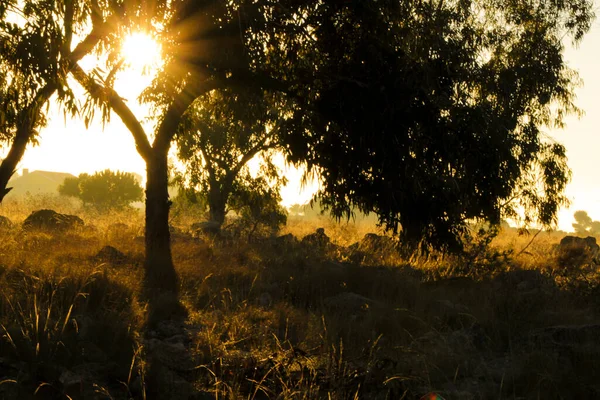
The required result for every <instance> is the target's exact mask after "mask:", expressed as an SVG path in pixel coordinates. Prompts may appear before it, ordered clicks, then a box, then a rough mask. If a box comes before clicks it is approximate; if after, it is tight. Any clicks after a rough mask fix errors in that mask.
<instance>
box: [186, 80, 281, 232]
mask: <svg viewBox="0 0 600 400" xmlns="http://www.w3.org/2000/svg"><path fill="white" fill-rule="evenodd" d="M267 97H269V100H271V101H270V102H267V99H266V98H267ZM274 97H275V96H272V95H271V96H269V95H268V94H264V95H262V96H259V95H255V94H254V93H241V94H238V93H232V92H231V91H214V92H211V93H208V94H206V95H204V96H202V97H200V98H198V99H197V100H196V101H195V102H194V104H192V106H191V107H190V109H188V111H187V112H186V114H185V115H184V118H183V121H182V123H181V124H180V126H179V133H178V134H177V137H176V143H177V147H178V150H179V151H178V157H179V159H180V160H183V161H184V162H185V172H184V173H183V175H182V176H181V177H180V184H181V185H182V186H183V187H185V188H191V189H199V191H200V194H201V195H204V196H205V197H206V199H207V205H208V208H209V215H210V220H211V221H214V222H217V223H218V224H219V226H220V225H222V224H223V222H224V221H225V216H226V214H227V212H228V209H227V205H228V203H229V200H230V197H231V195H232V194H234V190H236V188H237V192H239V194H240V195H241V193H242V192H247V191H251V190H252V189H253V187H256V190H257V191H258V190H259V189H260V186H255V184H256V183H257V182H259V181H261V178H265V179H267V180H269V181H270V182H271V184H272V185H275V188H274V189H275V190H278V189H279V187H280V186H281V185H283V184H285V179H284V178H282V177H280V176H279V171H278V169H277V168H276V167H275V166H274V165H273V162H272V157H271V154H272V150H275V149H277V148H278V146H279V144H278V141H277V122H278V118H279V114H280V112H281V111H280V109H279V108H278V107H276V106H275V105H276V101H274V99H273V98H274ZM281 103H282V102H279V104H277V105H279V106H281ZM258 156H262V165H261V168H260V170H259V171H258V177H257V178H255V179H252V178H250V172H249V170H248V168H247V164H248V162H249V161H250V160H252V159H253V158H255V157H258ZM263 180H264V179H263ZM243 197H244V198H248V196H243ZM239 198H240V197H239V196H238V199H239Z"/></svg>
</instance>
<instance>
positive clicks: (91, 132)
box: [19, 21, 600, 230]
mask: <svg viewBox="0 0 600 400" xmlns="http://www.w3.org/2000/svg"><path fill="white" fill-rule="evenodd" d="M128 49H129V50H128V51H129V52H130V53H131V54H132V55H133V57H132V58H131V60H133V61H131V62H132V63H136V62H139V60H140V59H142V58H145V56H146V55H147V53H148V52H150V51H151V49H148V48H145V47H144V45H143V43H140V42H134V43H133V44H130V45H129V47H128ZM136 49H137V50H140V51H139V52H138V51H136ZM566 59H567V60H568V63H569V65H570V66H571V67H572V68H574V69H575V70H577V71H579V73H580V76H581V78H582V79H583V80H584V85H583V87H581V88H579V89H578V90H577V101H576V103H577V105H578V106H579V107H580V108H582V109H583V110H584V112H585V115H584V116H583V117H582V118H581V119H579V120H578V119H577V118H576V117H570V118H568V119H567V127H566V128H565V129H564V130H562V131H552V132H549V133H550V134H551V135H552V136H554V137H555V138H556V139H557V140H558V141H559V142H562V143H564V144H565V146H566V147H567V155H568V157H569V165H570V167H571V169H572V170H573V179H572V181H571V183H570V184H569V186H568V188H567V196H568V197H569V198H570V199H571V201H572V205H571V207H570V208H568V209H563V210H561V212H560V220H559V228H560V229H563V230H571V223H572V222H573V213H574V212H575V211H576V210H586V211H587V212H588V214H589V215H590V216H591V217H592V218H593V219H594V220H600V174H599V172H600V101H599V100H598V97H599V96H600V77H598V73H599V72H600V21H596V22H595V23H594V26H593V28H592V30H591V31H590V32H589V33H588V35H587V36H586V37H585V38H584V40H583V42H582V43H581V45H580V46H579V47H578V48H577V49H574V48H571V47H570V46H569V47H568V48H567V50H566ZM84 61H85V60H84ZM88 62H91V61H90V60H88ZM136 69H137V70H134V69H130V70H128V71H124V72H122V73H121V74H120V75H119V77H118V80H117V82H116V85H115V87H116V89H117V91H118V92H119V93H121V95H123V96H124V97H126V98H127V99H128V100H129V101H128V102H129V104H130V107H131V108H132V109H133V110H134V112H135V113H136V115H137V116H138V117H139V118H143V117H146V116H147V115H146V114H147V112H146V110H145V108H144V107H140V106H139V105H137V102H136V101H135V98H136V97H137V95H138V94H139V93H140V91H141V90H142V89H143V88H144V87H146V86H147V85H148V84H149V82H150V80H151V77H150V76H142V75H141V74H140V72H139V69H140V68H139V65H138V66H137V68H136ZM51 108H52V107H51ZM54 109H55V112H52V113H51V118H50V122H49V124H48V126H47V127H46V128H44V129H43V130H42V132H41V135H40V138H39V142H40V146H37V147H32V148H29V149H28V150H27V152H26V154H25V156H24V158H23V160H22V162H21V163H20V167H19V170H21V169H22V168H29V170H30V171H34V170H50V171H60V172H70V173H72V174H74V175H78V174H79V173H82V172H87V173H93V172H95V171H100V170H103V169H106V168H110V169H113V170H117V169H118V170H121V171H128V172H136V173H139V174H141V175H142V176H145V165H144V162H143V160H142V159H141V157H140V156H139V155H138V154H137V152H136V150H135V145H134V141H133V138H132V136H131V134H130V133H129V131H128V130H127V129H126V128H125V126H124V125H123V124H122V122H121V121H120V119H119V118H118V116H116V115H114V114H113V116H112V119H111V122H110V123H109V124H107V125H106V126H105V127H104V129H103V128H102V126H101V125H100V124H99V123H94V124H92V126H91V127H90V128H89V129H87V130H86V129H85V126H84V124H83V121H79V120H70V119H67V120H66V123H65V120H64V118H63V116H62V114H60V113H58V112H56V110H57V108H56V107H54ZM149 128H150V126H148V132H151V129H149ZM19 172H20V171H19ZM287 174H288V179H289V181H290V183H289V184H288V186H287V187H286V188H284V190H283V192H282V197H283V200H284V204H285V205H291V204H294V203H304V202H306V201H308V200H309V199H310V194H311V192H312V190H314V186H313V187H312V188H309V190H301V188H300V176H301V173H300V172H298V171H295V170H293V169H292V170H288V171H287Z"/></svg>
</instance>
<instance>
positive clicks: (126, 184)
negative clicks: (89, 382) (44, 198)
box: [58, 169, 144, 211]
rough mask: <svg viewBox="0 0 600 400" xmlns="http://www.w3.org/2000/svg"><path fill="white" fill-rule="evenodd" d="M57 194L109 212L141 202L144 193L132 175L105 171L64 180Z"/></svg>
mask: <svg viewBox="0 0 600 400" xmlns="http://www.w3.org/2000/svg"><path fill="white" fill-rule="evenodd" d="M58 192H59V193H60V194H62V195H64V196H70V197H76V198H78V199H81V201H83V204H84V205H88V206H93V207H95V208H96V209H98V210H99V211H109V210H122V209H124V208H126V207H128V206H129V205H130V204H131V203H132V202H134V201H141V200H142V194H143V192H144V191H143V189H142V187H141V186H140V184H139V183H138V181H137V180H136V178H135V176H134V175H133V174H131V173H128V172H120V171H117V172H113V171H111V170H108V169H107V170H104V171H102V172H96V173H95V174H94V175H88V174H81V175H79V176H78V177H77V178H66V179H65V181H64V182H63V184H62V185H61V186H60V187H59V188H58Z"/></svg>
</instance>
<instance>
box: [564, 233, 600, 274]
mask: <svg viewBox="0 0 600 400" xmlns="http://www.w3.org/2000/svg"><path fill="white" fill-rule="evenodd" d="M557 253H558V254H557V263H558V265H559V266H560V267H561V268H563V269H565V268H566V269H568V270H570V269H571V268H578V267H581V266H582V265H592V264H598V255H599V254H600V246H598V244H597V243H596V238H595V237H593V236H588V237H586V238H581V237H577V236H565V237H564V238H562V239H561V241H560V243H559V244H558V246H557Z"/></svg>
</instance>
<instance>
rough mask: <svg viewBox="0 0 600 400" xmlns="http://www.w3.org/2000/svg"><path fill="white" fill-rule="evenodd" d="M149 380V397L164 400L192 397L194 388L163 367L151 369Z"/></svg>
mask: <svg viewBox="0 0 600 400" xmlns="http://www.w3.org/2000/svg"><path fill="white" fill-rule="evenodd" d="M150 368H151V369H150V373H149V375H150V376H149V377H148V378H149V379H147V381H146V382H147V384H148V386H147V388H148V397H149V398H155V399H163V400H182V399H189V398H191V396H192V393H193V392H194V391H193V386H192V384H191V383H190V382H188V381H186V380H185V379H183V378H182V377H181V376H179V375H178V374H177V373H176V372H174V371H172V370H170V369H169V368H165V367H164V366H162V365H152V364H151V367H150Z"/></svg>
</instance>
